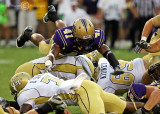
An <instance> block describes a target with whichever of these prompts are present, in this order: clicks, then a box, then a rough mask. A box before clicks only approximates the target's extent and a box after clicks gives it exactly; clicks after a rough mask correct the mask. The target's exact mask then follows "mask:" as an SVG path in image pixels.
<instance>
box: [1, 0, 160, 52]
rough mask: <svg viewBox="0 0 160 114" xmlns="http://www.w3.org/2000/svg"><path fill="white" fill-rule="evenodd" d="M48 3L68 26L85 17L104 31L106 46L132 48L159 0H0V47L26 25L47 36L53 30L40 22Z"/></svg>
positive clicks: (159, 6)
mask: <svg viewBox="0 0 160 114" xmlns="http://www.w3.org/2000/svg"><path fill="white" fill-rule="evenodd" d="M49 5H54V6H55V7H56V10H57V13H58V15H59V16H60V18H61V19H62V20H63V21H64V22H65V23H66V24H67V25H68V26H70V25H72V24H73V22H74V20H76V19H77V18H80V17H86V18H89V19H90V20H91V21H92V23H93V24H94V26H95V27H96V28H101V29H103V30H104V32H105V37H106V44H107V45H109V46H110V48H112V49H113V48H115V47H116V48H117V47H118V48H125V47H126V46H128V45H129V44H130V45H129V47H128V48H129V49H130V50H132V49H133V48H134V47H135V42H136V41H139V40H140V37H141V36H140V35H141V32H142V29H143V26H144V24H145V22H146V21H147V20H148V19H150V18H152V17H153V16H155V15H158V14H159V13H160V10H159V9H160V0H0V47H1V46H6V47H10V46H15V42H16V38H17V37H18V35H20V34H21V33H22V32H23V30H24V28H25V27H26V26H32V28H33V32H37V33H40V34H42V35H43V36H44V37H45V38H46V39H47V38H51V37H52V35H53V34H54V31H55V30H56V27H55V24H54V23H52V22H48V23H43V16H44V14H45V13H46V12H47V8H48V6H49Z"/></svg>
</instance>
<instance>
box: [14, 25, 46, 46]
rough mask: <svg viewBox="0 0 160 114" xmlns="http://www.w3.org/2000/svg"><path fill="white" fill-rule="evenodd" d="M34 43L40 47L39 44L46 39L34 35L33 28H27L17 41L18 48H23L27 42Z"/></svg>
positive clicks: (39, 35) (36, 34)
mask: <svg viewBox="0 0 160 114" xmlns="http://www.w3.org/2000/svg"><path fill="white" fill-rule="evenodd" d="M29 40H30V41H32V42H33V43H34V44H35V45H36V46H39V42H40V41H42V40H45V38H44V37H43V36H42V35H41V34H38V33H32V28H31V27H30V26H28V27H26V28H25V29H24V31H23V33H22V34H20V35H19V36H18V38H17V40H16V43H17V44H16V45H17V47H22V46H23V45H24V44H25V42H27V41H29Z"/></svg>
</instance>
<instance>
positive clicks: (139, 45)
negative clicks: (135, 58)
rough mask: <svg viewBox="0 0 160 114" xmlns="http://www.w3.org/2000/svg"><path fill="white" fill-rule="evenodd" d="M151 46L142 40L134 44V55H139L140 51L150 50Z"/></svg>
mask: <svg viewBox="0 0 160 114" xmlns="http://www.w3.org/2000/svg"><path fill="white" fill-rule="evenodd" d="M150 48H151V46H150V45H149V44H148V43H147V42H146V41H144V40H140V41H139V42H136V47H135V49H134V51H135V53H140V52H141V50H142V49H150Z"/></svg>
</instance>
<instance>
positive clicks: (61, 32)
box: [53, 26, 105, 55]
mask: <svg viewBox="0 0 160 114" xmlns="http://www.w3.org/2000/svg"><path fill="white" fill-rule="evenodd" d="M53 40H54V42H55V43H56V44H58V45H59V46H60V47H61V53H62V54H70V53H71V52H75V55H79V54H84V53H88V52H91V51H94V50H96V49H99V48H100V47H101V46H102V45H103V44H104V40H105V37H104V32H103V31H102V30H101V29H98V28H95V38H94V43H93V45H92V46H91V47H89V48H86V47H83V48H82V49H79V48H78V47H77V46H76V45H75V43H74V37H73V32H72V26H68V27H65V28H62V29H58V30H56V32H55V35H54V37H53Z"/></svg>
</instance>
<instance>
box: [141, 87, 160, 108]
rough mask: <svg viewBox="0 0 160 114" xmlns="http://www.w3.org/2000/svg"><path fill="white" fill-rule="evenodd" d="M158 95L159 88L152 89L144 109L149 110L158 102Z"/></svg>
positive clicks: (159, 99)
mask: <svg viewBox="0 0 160 114" xmlns="http://www.w3.org/2000/svg"><path fill="white" fill-rule="evenodd" d="M159 95H160V90H159V89H156V90H154V91H153V92H152V93H151V95H150V97H149V99H148V101H147V102H146V104H145V105H144V108H145V109H146V110H151V109H152V108H153V107H154V106H155V105H156V104H158V103H159V102H160V97H159Z"/></svg>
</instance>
